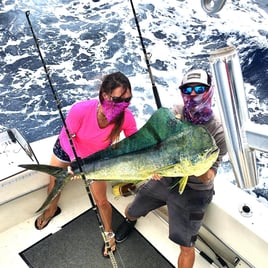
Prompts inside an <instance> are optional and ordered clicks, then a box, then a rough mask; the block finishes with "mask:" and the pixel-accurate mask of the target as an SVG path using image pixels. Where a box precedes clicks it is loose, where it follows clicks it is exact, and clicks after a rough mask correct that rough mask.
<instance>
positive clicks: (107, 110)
mask: <svg viewBox="0 0 268 268" xmlns="http://www.w3.org/2000/svg"><path fill="white" fill-rule="evenodd" d="M129 104H130V103H129V102H119V103H114V102H113V101H111V100H104V101H103V103H102V104H101V106H102V111H103V113H104V115H105V117H106V119H107V121H108V123H109V124H110V123H111V122H112V121H113V120H115V119H116V118H117V117H118V116H119V115H120V114H121V113H122V112H124V111H125V109H126V108H127V107H128V106H129Z"/></svg>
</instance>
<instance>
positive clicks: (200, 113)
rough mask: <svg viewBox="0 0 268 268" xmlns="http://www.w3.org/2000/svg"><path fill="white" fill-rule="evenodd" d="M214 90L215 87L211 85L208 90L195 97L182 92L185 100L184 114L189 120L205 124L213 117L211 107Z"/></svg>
mask: <svg viewBox="0 0 268 268" xmlns="http://www.w3.org/2000/svg"><path fill="white" fill-rule="evenodd" d="M213 91H214V87H213V86H211V87H210V89H209V90H208V91H207V92H205V93H203V94H199V95H196V96H194V97H193V96H190V95H186V94H183V93H182V94H181V95H182V99H183V102H184V109H183V114H184V117H185V118H186V119H187V121H188V122H191V123H194V124H203V123H205V122H208V121H209V120H210V119H211V117H212V114H213V111H212V108H211V106H212V96H213Z"/></svg>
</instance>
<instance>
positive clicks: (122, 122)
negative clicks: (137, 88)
mask: <svg viewBox="0 0 268 268" xmlns="http://www.w3.org/2000/svg"><path fill="white" fill-rule="evenodd" d="M131 98H132V92H131V84H130V82H129V79H128V78H127V77H126V76H125V75H124V74H123V73H121V72H115V73H111V74H109V75H107V76H105V77H104V79H103V81H102V84H101V87H100V90H99V99H92V100H85V101H81V102H78V103H75V104H74V105H73V106H72V107H71V109H70V111H69V113H68V115H67V117H66V125H67V128H68V131H69V133H70V135H71V137H72V141H73V144H74V148H75V151H76V154H77V156H78V157H80V158H85V157H87V156H89V155H91V154H94V153H95V152H97V151H100V150H103V149H105V148H107V147H108V146H110V145H111V144H113V143H115V142H117V141H119V136H120V133H121V132H122V131H123V132H124V135H125V136H126V137H128V136H130V135H132V134H134V133H135V132H136V131H137V125H136V121H135V119H134V116H133V114H132V112H131V111H130V110H129V109H128V106H129V104H130V101H131ZM74 160H75V156H74V153H73V150H72V148H71V145H70V142H69V139H68V136H67V133H66V131H65V128H64V127H63V128H62V130H61V132H60V134H59V137H58V139H57V141H56V142H55V145H54V147H53V154H52V157H51V161H50V164H51V165H53V166H58V167H63V168H66V167H67V166H68V165H69V164H70V162H72V161H74ZM54 183H55V178H54V177H52V176H51V177H50V182H49V185H48V194H49V193H50V192H51V190H52V188H53V186H54ZM106 188H107V185H106V182H104V181H95V182H94V183H91V185H90V189H91V192H92V195H93V197H94V200H95V202H96V205H97V207H98V210H99V212H100V216H101V219H102V222H103V225H104V230H105V232H107V234H109V237H111V240H110V246H111V249H112V250H113V251H114V250H115V248H116V245H115V239H114V234H113V230H112V207H111V204H110V203H109V201H108V199H107V196H106ZM59 198H60V194H58V195H57V197H56V198H55V199H54V200H53V201H52V202H51V203H50V205H49V207H48V208H47V209H46V210H45V211H44V212H43V214H42V215H40V216H39V217H38V218H37V219H36V221H35V227H36V228H37V229H38V230H41V229H43V228H45V227H46V226H47V225H48V223H49V222H50V220H51V219H52V218H53V217H55V216H57V215H59V214H60V212H61V209H60V208H59V207H58V206H57V204H58V201H59ZM103 256H104V257H107V256H108V252H107V248H105V247H103Z"/></svg>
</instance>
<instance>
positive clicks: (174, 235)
mask: <svg viewBox="0 0 268 268" xmlns="http://www.w3.org/2000/svg"><path fill="white" fill-rule="evenodd" d="M177 180H178V179H177V178H163V179H161V180H159V181H156V180H152V179H151V180H149V181H148V182H147V183H145V184H143V185H142V186H141V187H140V188H139V191H138V192H137V195H136V197H135V199H134V201H133V202H132V203H131V204H130V205H129V209H128V214H129V216H131V217H135V218H138V217H140V216H145V215H146V214H147V213H148V212H150V211H151V210H154V209H156V208H159V207H161V206H163V205H167V207H168V218H169V238H170V239H171V240H172V241H173V242H175V243H177V244H179V245H181V246H185V247H192V246H194V244H195V241H196V239H197V235H198V232H199V229H200V227H201V224H202V219H203V217H204V213H205V210H206V208H207V206H208V204H209V203H210V202H211V200H212V197H213V194H214V190H213V189H211V190H204V191H200V190H194V189H191V188H190V187H188V186H186V188H185V190H184V192H183V194H179V192H178V186H175V187H173V188H172V187H171V186H172V185H174V182H176V181H177Z"/></svg>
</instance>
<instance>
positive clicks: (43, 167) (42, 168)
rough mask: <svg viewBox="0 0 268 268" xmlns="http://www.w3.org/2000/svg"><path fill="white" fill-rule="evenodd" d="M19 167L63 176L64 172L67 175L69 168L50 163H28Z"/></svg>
mask: <svg viewBox="0 0 268 268" xmlns="http://www.w3.org/2000/svg"><path fill="white" fill-rule="evenodd" d="M19 167H21V168H25V169H30V170H36V171H40V172H44V173H47V174H49V175H52V176H54V177H61V176H63V174H64V175H65V176H67V173H66V172H67V170H66V169H64V168H61V167H54V166H50V165H40V164H26V165H19Z"/></svg>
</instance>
